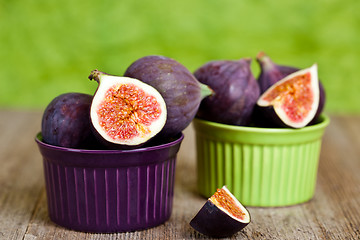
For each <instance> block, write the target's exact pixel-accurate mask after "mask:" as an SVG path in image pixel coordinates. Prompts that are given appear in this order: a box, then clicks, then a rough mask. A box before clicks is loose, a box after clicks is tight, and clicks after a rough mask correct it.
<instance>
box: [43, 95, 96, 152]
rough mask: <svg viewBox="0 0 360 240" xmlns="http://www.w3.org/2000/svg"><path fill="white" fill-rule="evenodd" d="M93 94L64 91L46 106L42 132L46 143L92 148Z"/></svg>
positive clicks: (93, 142) (93, 139)
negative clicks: (91, 119)
mask: <svg viewBox="0 0 360 240" xmlns="http://www.w3.org/2000/svg"><path fill="white" fill-rule="evenodd" d="M91 101H92V96H90V95H88V94H83V93H64V94H61V95H59V96H57V97H56V98H54V99H53V100H52V101H51V102H50V103H49V104H48V106H47V107H46V109H45V111H44V114H43V117H42V122H41V134H42V137H43V141H44V142H45V143H48V144H51V145H55V146H61V147H69V148H90V146H92V144H95V142H96V141H95V137H94V135H93V134H92V129H91V124H90V105H91Z"/></svg>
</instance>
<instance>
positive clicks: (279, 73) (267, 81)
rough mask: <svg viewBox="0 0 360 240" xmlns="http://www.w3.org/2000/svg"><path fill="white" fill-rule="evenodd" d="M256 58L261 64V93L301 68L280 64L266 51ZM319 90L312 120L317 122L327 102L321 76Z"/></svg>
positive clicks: (259, 80)
mask: <svg viewBox="0 0 360 240" xmlns="http://www.w3.org/2000/svg"><path fill="white" fill-rule="evenodd" d="M256 60H257V62H258V63H259V66H260V75H259V76H258V78H257V80H258V83H259V86H260V90H261V93H264V92H265V91H266V90H267V89H268V88H269V87H271V86H272V85H273V84H275V83H276V82H278V81H280V80H281V79H283V78H285V77H286V76H287V75H289V74H291V73H294V72H296V71H299V70H300V68H297V67H293V66H287V65H280V64H277V63H275V62H273V60H272V59H271V58H270V57H269V56H268V55H266V53H265V52H259V53H258V55H257V56H256ZM319 90H320V100H319V107H318V110H317V113H316V115H315V117H314V120H313V121H312V122H316V119H317V118H318V117H319V116H320V115H321V113H322V112H323V110H324V107H325V102H326V94H325V89H324V86H323V84H322V83H321V80H320V78H319Z"/></svg>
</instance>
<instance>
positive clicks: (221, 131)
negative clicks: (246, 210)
mask: <svg viewBox="0 0 360 240" xmlns="http://www.w3.org/2000/svg"><path fill="white" fill-rule="evenodd" d="M329 121H330V120H329V118H328V117H327V116H326V115H322V116H321V117H320V118H319V121H318V123H316V124H315V125H312V126H308V127H304V128H301V129H288V128H256V127H241V126H231V125H226V124H220V123H214V122H209V121H204V120H200V119H194V129H195V135H196V148H197V177H198V190H199V192H200V194H201V195H203V196H205V197H210V196H211V195H212V194H213V193H214V192H215V191H216V189H217V188H221V187H222V186H223V185H226V186H227V187H228V189H229V190H230V191H231V192H232V193H233V194H234V195H235V197H236V198H237V199H238V200H239V201H240V202H241V203H243V204H244V205H247V206H261V207H270V206H287V205H293V204H298V203H302V202H306V201H308V200H310V199H311V198H312V197H313V195H314V190H315V185H316V176H317V169H318V162H319V155H320V149H321V140H322V136H323V134H324V130H325V128H326V126H327V125H328V124H329Z"/></svg>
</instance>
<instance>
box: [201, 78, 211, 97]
mask: <svg viewBox="0 0 360 240" xmlns="http://www.w3.org/2000/svg"><path fill="white" fill-rule="evenodd" d="M199 84H200V88H201V91H200V92H201V99H204V98H206V97H208V96H210V95H213V94H214V90H212V89H211V88H210V87H209V86H208V85H206V84H203V83H200V82H199Z"/></svg>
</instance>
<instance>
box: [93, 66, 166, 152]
mask: <svg viewBox="0 0 360 240" xmlns="http://www.w3.org/2000/svg"><path fill="white" fill-rule="evenodd" d="M89 79H91V80H95V81H97V82H98V83H99V85H98V88H97V90H96V92H95V94H94V97H93V101H92V104H91V108H90V117H91V123H92V125H93V127H94V129H95V131H96V133H97V135H99V136H100V137H101V138H102V139H103V140H105V141H106V142H107V143H110V144H108V146H111V148H114V146H115V148H117V147H119V148H123V147H126V146H128V147H135V146H139V145H142V144H144V143H145V142H147V141H148V140H150V139H151V138H152V137H154V136H155V135H156V134H157V133H159V132H160V131H161V130H162V128H163V127H164V125H165V122H166V112H167V110H166V104H165V101H164V99H163V97H162V96H161V95H160V93H159V92H158V91H157V90H156V89H155V88H153V87H152V86H150V85H148V84H146V83H143V82H141V81H140V80H137V79H134V78H129V77H120V76H113V75H109V74H106V73H103V72H100V71H98V70H94V71H92V72H91V74H90V76H89Z"/></svg>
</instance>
